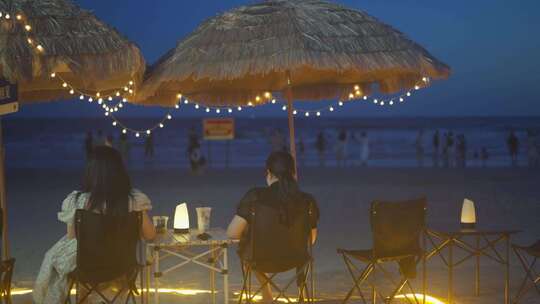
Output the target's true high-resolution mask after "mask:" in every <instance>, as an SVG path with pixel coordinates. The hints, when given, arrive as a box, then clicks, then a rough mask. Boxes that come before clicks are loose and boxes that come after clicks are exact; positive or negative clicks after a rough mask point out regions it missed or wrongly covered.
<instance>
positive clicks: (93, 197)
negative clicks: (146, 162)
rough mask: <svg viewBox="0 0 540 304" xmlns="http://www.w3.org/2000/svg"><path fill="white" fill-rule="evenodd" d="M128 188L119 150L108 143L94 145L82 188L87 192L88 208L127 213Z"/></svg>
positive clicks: (111, 212)
mask: <svg viewBox="0 0 540 304" xmlns="http://www.w3.org/2000/svg"><path fill="white" fill-rule="evenodd" d="M131 190H132V189H131V181H130V178H129V175H128V173H127V170H126V167H125V166H124V162H123V161H122V156H121V155H120V153H119V152H118V151H117V150H115V149H113V148H111V147H107V146H98V147H96V148H94V151H93V153H92V157H91V158H90V160H89V161H88V164H87V165H86V172H85V175H84V180H83V184H82V189H81V191H82V192H84V193H89V194H90V198H89V201H88V209H89V210H93V211H98V212H101V213H106V214H111V215H124V214H127V213H128V212H129V199H130V196H131Z"/></svg>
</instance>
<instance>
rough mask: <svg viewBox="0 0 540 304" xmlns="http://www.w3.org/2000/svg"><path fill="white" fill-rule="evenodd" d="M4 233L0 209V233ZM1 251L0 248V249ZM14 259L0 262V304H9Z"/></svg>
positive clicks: (2, 216)
mask: <svg viewBox="0 0 540 304" xmlns="http://www.w3.org/2000/svg"><path fill="white" fill-rule="evenodd" d="M3 232H4V210H3V209H1V208H0V233H3ZM0 250H1V248H0ZM14 267H15V259H14V258H11V259H7V260H4V261H2V262H0V303H4V304H11V278H12V276H13V268H14Z"/></svg>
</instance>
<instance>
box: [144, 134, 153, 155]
mask: <svg viewBox="0 0 540 304" xmlns="http://www.w3.org/2000/svg"><path fill="white" fill-rule="evenodd" d="M144 156H146V157H148V158H153V157H154V135H153V134H152V133H150V134H149V135H148V136H147V137H146V140H145V141H144Z"/></svg>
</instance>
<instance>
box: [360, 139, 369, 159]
mask: <svg viewBox="0 0 540 304" xmlns="http://www.w3.org/2000/svg"><path fill="white" fill-rule="evenodd" d="M368 161H369V138H368V135H367V133H366V132H362V133H361V134H360V165H361V166H367V165H368Z"/></svg>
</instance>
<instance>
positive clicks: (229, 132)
mask: <svg viewBox="0 0 540 304" xmlns="http://www.w3.org/2000/svg"><path fill="white" fill-rule="evenodd" d="M203 135H204V139H205V140H231V139H234V118H207V119H203Z"/></svg>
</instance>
